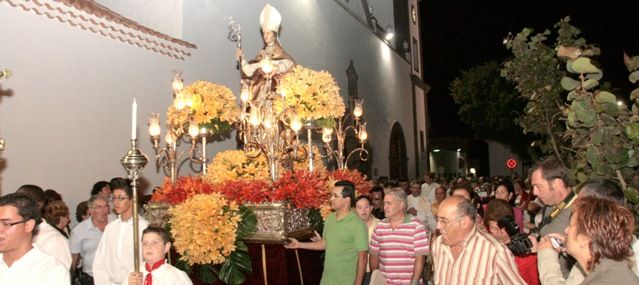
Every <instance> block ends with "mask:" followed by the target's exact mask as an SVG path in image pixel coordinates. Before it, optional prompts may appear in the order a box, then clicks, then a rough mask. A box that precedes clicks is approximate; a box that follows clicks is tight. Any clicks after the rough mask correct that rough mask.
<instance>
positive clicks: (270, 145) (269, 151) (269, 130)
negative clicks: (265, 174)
mask: <svg viewBox="0 0 639 285" xmlns="http://www.w3.org/2000/svg"><path fill="white" fill-rule="evenodd" d="M270 64H271V63H270V60H269V59H268V58H267V59H265V60H263V62H262V66H261V68H262V70H263V71H264V73H265V74H270V71H271V68H272V66H271V65H270ZM266 82H267V83H266V86H265V90H269V91H268V92H267V95H266V98H265V99H264V100H263V101H261V102H256V103H255V104H254V103H251V102H249V97H250V94H249V88H248V86H247V85H246V83H245V82H242V86H243V87H242V93H241V95H240V101H241V113H240V118H239V120H238V123H237V131H238V136H239V138H240V140H241V142H242V144H243V145H244V151H245V153H246V155H247V156H248V157H250V158H256V157H258V156H259V155H262V154H264V155H265V156H266V158H267V161H268V164H269V174H270V177H271V181H275V180H277V178H278V177H279V166H280V164H282V163H284V164H286V163H288V168H291V167H292V163H293V162H294V161H304V160H306V159H307V158H308V157H309V155H308V153H309V151H308V150H307V149H306V148H305V147H304V146H303V145H302V144H301V143H300V142H299V139H298V133H299V131H300V130H301V129H302V127H303V125H302V121H301V120H300V118H299V117H297V116H296V115H295V114H293V113H292V112H291V111H290V110H288V109H287V110H284V111H282V112H277V111H276V110H275V106H274V100H275V99H276V97H277V96H282V95H281V94H278V93H274V92H271V91H270V90H271V86H270V85H271V82H272V80H271V77H270V76H267V80H266ZM309 149H310V148H309Z"/></svg>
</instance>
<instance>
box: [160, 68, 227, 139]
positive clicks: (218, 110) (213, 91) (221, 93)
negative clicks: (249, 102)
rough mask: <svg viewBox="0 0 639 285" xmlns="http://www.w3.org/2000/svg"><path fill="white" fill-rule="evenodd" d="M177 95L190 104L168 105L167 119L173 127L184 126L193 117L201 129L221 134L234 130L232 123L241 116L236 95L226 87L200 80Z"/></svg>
mask: <svg viewBox="0 0 639 285" xmlns="http://www.w3.org/2000/svg"><path fill="white" fill-rule="evenodd" d="M177 96H182V97H183V98H186V100H187V101H188V102H189V104H187V106H190V107H186V108H182V109H178V108H176V107H175V106H174V105H171V106H170V107H169V110H168V113H167V118H168V120H169V123H170V124H171V125H173V126H184V125H185V124H187V123H188V122H189V118H191V117H192V118H193V120H194V121H195V123H197V124H198V126H199V127H200V128H206V129H208V130H210V131H211V132H212V133H214V134H222V133H226V132H228V131H230V130H231V124H232V123H233V122H235V120H236V118H238V117H239V115H240V109H239V107H238V106H237V103H236V99H235V95H233V92H232V91H231V89H229V88H228V87H226V86H222V85H218V84H215V83H211V82H208V81H202V80H198V81H195V82H193V83H192V84H191V85H189V86H186V87H185V88H184V89H182V91H180V94H178V95H177Z"/></svg>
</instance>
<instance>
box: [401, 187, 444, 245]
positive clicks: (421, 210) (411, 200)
mask: <svg viewBox="0 0 639 285" xmlns="http://www.w3.org/2000/svg"><path fill="white" fill-rule="evenodd" d="M420 186H421V185H420V184H419V181H417V180H415V181H412V182H411V183H410V188H409V190H410V195H408V197H407V202H408V205H407V207H408V210H407V211H406V212H407V213H409V214H411V215H413V216H414V217H415V218H417V219H418V220H419V221H420V222H422V224H424V227H426V228H427V229H428V231H429V232H431V233H432V232H435V230H436V229H437V221H436V220H435V216H434V215H433V212H432V210H431V207H432V205H431V203H430V202H428V199H426V197H424V196H422V195H421V192H422V190H421V187H420Z"/></svg>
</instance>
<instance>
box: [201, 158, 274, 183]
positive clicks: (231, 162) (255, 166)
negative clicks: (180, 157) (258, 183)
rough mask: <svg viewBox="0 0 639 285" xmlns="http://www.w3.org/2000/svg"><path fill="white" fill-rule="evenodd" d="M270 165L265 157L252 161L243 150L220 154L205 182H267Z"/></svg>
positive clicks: (213, 162) (210, 168) (210, 165)
mask: <svg viewBox="0 0 639 285" xmlns="http://www.w3.org/2000/svg"><path fill="white" fill-rule="evenodd" d="M268 178H269V173H268V163H267V161H266V157H264V156H263V155H260V156H258V157H257V158H254V159H251V158H249V157H248V156H246V154H245V152H244V151H242V150H227V151H222V152H218V153H217V155H215V158H213V161H212V162H211V163H210V164H209V171H208V172H207V174H206V175H205V176H204V180H206V181H208V182H210V183H224V182H226V181H238V180H242V181H247V180H267V179H268Z"/></svg>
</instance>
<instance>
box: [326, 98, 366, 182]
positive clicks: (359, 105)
mask: <svg viewBox="0 0 639 285" xmlns="http://www.w3.org/2000/svg"><path fill="white" fill-rule="evenodd" d="M353 102H354V105H355V106H354V107H353V111H352V113H349V114H346V115H344V116H343V117H342V118H340V119H338V120H337V125H336V126H335V128H326V127H325V128H323V129H322V141H323V142H324V148H325V149H326V157H328V159H329V160H335V162H336V163H337V168H338V169H340V170H345V169H347V168H348V162H349V161H350V158H351V156H352V155H354V154H356V153H357V154H359V160H361V161H367V160H368V150H366V147H365V145H366V140H367V139H368V131H367V130H366V124H367V123H366V122H365V121H364V120H363V119H362V115H363V114H364V107H363V105H364V100H363V99H360V98H357V99H354V100H353ZM349 117H351V118H352V119H353V125H349V126H345V123H346V121H347V119H348V118H349ZM349 131H352V132H353V134H354V135H355V137H357V139H358V140H359V146H358V147H357V148H355V149H353V150H352V151H350V152H349V153H348V155H345V147H346V146H345V140H346V135H347V133H348V132H349ZM333 134H335V137H336V140H337V149H334V148H333V144H332V140H333Z"/></svg>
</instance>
